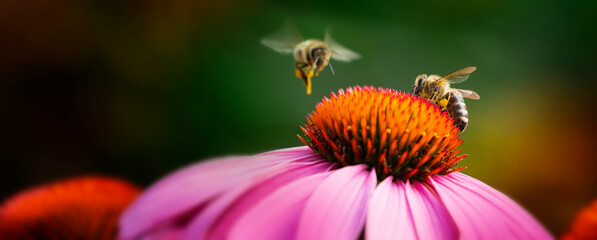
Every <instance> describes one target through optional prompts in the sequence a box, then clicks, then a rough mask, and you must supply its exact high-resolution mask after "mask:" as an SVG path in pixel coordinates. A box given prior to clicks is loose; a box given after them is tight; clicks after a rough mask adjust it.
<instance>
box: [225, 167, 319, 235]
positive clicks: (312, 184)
mask: <svg viewBox="0 0 597 240" xmlns="http://www.w3.org/2000/svg"><path fill="white" fill-rule="evenodd" d="M329 174H330V173H329V172H325V173H319V174H315V175H312V176H309V177H305V178H302V179H300V180H297V181H294V182H292V183H290V184H288V185H286V186H283V187H281V188H280V189H278V190H277V191H276V192H274V193H273V194H271V195H269V196H268V197H267V198H265V199H263V200H262V201H260V202H259V203H258V204H256V205H255V206H254V207H253V208H251V209H249V210H248V211H247V212H246V213H245V214H244V215H242V216H241V217H240V218H239V220H238V221H237V222H236V223H235V224H234V226H233V228H232V230H231V231H230V235H229V238H230V239H262V240H268V239H271V240H276V239H294V238H295V235H296V228H297V225H298V222H299V219H300V216H301V213H302V211H303V208H304V206H305V204H306V203H307V200H308V199H309V197H310V196H311V194H313V191H314V190H315V188H317V186H319V184H321V182H322V181H323V180H325V178H326V177H327V176H329Z"/></svg>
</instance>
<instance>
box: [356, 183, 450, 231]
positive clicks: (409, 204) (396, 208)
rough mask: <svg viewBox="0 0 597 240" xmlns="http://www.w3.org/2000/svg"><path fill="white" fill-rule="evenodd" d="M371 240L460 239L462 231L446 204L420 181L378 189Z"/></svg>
mask: <svg viewBox="0 0 597 240" xmlns="http://www.w3.org/2000/svg"><path fill="white" fill-rule="evenodd" d="M366 226H367V227H366V228H367V229H366V232H365V234H366V236H367V239H397V238H400V239H457V238H458V230H457V228H456V226H455V224H454V221H453V220H452V218H451V217H450V215H449V214H448V212H447V211H446V209H445V207H444V206H443V205H442V203H441V202H440V201H439V200H438V199H437V198H436V197H435V196H434V195H433V194H432V193H431V191H430V190H429V189H427V188H426V187H425V186H424V185H423V184H421V183H419V182H413V183H412V184H411V183H410V182H406V183H404V182H402V181H398V182H396V183H394V182H392V178H391V177H389V178H386V179H385V180H384V181H383V182H382V183H381V184H379V185H378V186H377V188H376V189H375V192H374V193H373V196H372V197H371V202H370V203H369V210H368V215H367V224H366Z"/></svg>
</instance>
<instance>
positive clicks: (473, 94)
mask: <svg viewBox="0 0 597 240" xmlns="http://www.w3.org/2000/svg"><path fill="white" fill-rule="evenodd" d="M453 89H455V90H457V91H458V92H460V94H462V97H465V98H470V99H474V100H478V99H480V98H481V97H479V94H477V93H476V92H474V91H473V90H464V89H458V88H453Z"/></svg>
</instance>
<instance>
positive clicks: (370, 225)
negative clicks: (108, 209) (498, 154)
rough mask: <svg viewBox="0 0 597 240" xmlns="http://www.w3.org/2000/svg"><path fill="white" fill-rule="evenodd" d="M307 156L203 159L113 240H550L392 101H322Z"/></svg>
mask: <svg viewBox="0 0 597 240" xmlns="http://www.w3.org/2000/svg"><path fill="white" fill-rule="evenodd" d="M302 130H303V132H304V133H305V136H306V138H303V137H300V136H299V138H300V139H301V140H302V141H303V142H304V143H305V144H306V145H307V147H295V148H287V149H281V150H276V151H272V152H267V153H263V154H259V155H255V156H239V157H228V158H220V159H213V160H210V161H206V162H201V163H198V164H195V165H191V166H189V167H186V168H183V169H181V170H179V171H177V172H175V173H173V174H170V175H169V176H167V177H165V178H163V179H162V180H160V181H158V182H157V183H155V184H154V185H153V186H152V187H150V188H149V189H148V190H147V191H146V192H145V193H143V194H142V195H141V196H140V197H139V198H138V199H137V200H136V201H135V202H134V203H133V204H132V205H131V207H130V208H128V209H127V210H126V211H125V213H124V214H123V217H122V218H121V220H120V227H121V232H120V235H119V237H120V239H139V238H144V237H149V238H151V237H155V238H165V237H169V238H173V239H357V238H365V239H458V238H460V239H550V238H552V237H551V235H550V234H549V232H547V231H546V230H545V229H544V228H543V227H542V226H541V224H540V223H538V222H537V221H536V220H535V219H534V218H533V217H532V216H531V215H530V214H529V213H527V212H526V211H525V210H524V209H523V208H521V207H520V206H519V205H517V204H516V203H515V202H514V201H512V200H511V199H509V198H508V197H507V196H505V195H504V194H502V193H500V192H498V191H497V190H495V189H493V188H491V187H489V186H487V185H485V184H484V183H482V182H480V181H478V180H476V179H474V178H472V177H469V176H467V175H465V174H462V173H459V172H458V171H459V170H461V169H463V168H462V167H457V163H458V162H459V161H460V160H462V159H463V158H464V157H465V156H466V155H459V152H460V149H458V146H459V145H460V144H461V143H462V140H460V139H459V134H458V129H457V128H456V127H455V126H454V122H453V120H452V119H451V118H450V117H449V116H448V115H447V114H446V113H444V112H442V110H441V109H439V108H438V107H437V106H436V105H434V104H432V103H429V102H427V101H424V100H423V99H421V98H419V97H417V96H414V95H411V94H407V93H402V92H399V91H395V90H391V89H382V88H373V87H363V88H361V87H353V88H348V89H347V90H346V91H343V90H340V91H339V92H338V94H332V96H331V97H330V98H324V99H323V101H322V102H321V103H319V104H318V105H317V106H316V109H315V111H314V112H313V113H311V114H310V115H309V116H308V117H307V124H306V125H305V126H304V127H302Z"/></svg>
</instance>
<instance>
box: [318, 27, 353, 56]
mask: <svg viewBox="0 0 597 240" xmlns="http://www.w3.org/2000/svg"><path fill="white" fill-rule="evenodd" d="M324 42H325V44H326V45H327V46H328V47H329V48H330V50H331V51H332V58H333V59H335V60H338V61H342V62H350V61H352V60H355V59H358V58H360V57H361V55H360V54H358V53H356V52H353V51H352V50H350V49H348V48H346V47H344V46H342V45H340V44H339V43H338V42H336V41H335V40H334V39H333V38H332V36H331V35H330V31H329V30H326V31H325V39H324Z"/></svg>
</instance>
